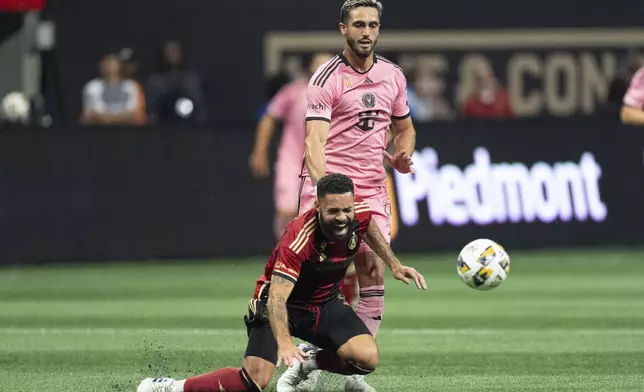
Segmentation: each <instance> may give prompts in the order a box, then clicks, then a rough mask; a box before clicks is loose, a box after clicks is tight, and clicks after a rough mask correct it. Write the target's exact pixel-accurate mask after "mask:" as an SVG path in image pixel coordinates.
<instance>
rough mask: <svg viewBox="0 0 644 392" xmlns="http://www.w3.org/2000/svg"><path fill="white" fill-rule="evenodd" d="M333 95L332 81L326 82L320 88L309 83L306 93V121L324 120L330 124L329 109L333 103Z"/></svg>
mask: <svg viewBox="0 0 644 392" xmlns="http://www.w3.org/2000/svg"><path fill="white" fill-rule="evenodd" d="M311 80H313V79H311ZM333 95H334V93H333V80H328V81H327V82H326V83H324V85H323V86H321V87H320V86H317V85H315V84H313V83H310V84H309V88H308V91H307V93H306V103H307V105H306V119H307V121H308V120H324V121H328V122H331V108H332V106H333V101H334V97H333Z"/></svg>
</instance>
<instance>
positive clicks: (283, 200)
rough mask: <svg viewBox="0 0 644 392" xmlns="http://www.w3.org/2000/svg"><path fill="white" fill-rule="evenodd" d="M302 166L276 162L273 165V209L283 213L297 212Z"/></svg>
mask: <svg viewBox="0 0 644 392" xmlns="http://www.w3.org/2000/svg"><path fill="white" fill-rule="evenodd" d="M301 170H302V164H301V163H300V164H297V163H286V162H277V164H276V165H275V188H274V195H273V199H274V201H275V209H276V210H277V211H284V212H296V211H297V199H298V195H299V193H300V183H301V182H300V180H301V179H300V172H301Z"/></svg>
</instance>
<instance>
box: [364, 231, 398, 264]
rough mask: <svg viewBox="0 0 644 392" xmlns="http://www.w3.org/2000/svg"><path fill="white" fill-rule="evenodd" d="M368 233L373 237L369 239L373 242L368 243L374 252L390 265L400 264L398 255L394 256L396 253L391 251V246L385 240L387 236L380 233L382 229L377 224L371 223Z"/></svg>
mask: <svg viewBox="0 0 644 392" xmlns="http://www.w3.org/2000/svg"><path fill="white" fill-rule="evenodd" d="M368 234H369V237H371V241H369V242H371V243H370V244H368V245H369V247H370V248H371V250H373V251H374V253H375V254H377V255H378V257H380V258H381V259H382V261H384V262H385V264H387V265H388V266H389V267H391V266H392V265H396V264H398V260H397V259H396V256H394V253H393V252H392V251H391V247H389V244H387V241H385V237H383V236H382V234H381V233H380V229H378V227H376V226H372V225H369V229H368Z"/></svg>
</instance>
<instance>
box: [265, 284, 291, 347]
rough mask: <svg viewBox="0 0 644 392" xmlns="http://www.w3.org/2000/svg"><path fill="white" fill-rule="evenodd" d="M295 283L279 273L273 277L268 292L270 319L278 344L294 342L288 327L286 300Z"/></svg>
mask: <svg viewBox="0 0 644 392" xmlns="http://www.w3.org/2000/svg"><path fill="white" fill-rule="evenodd" d="M293 287H295V284H294V283H293V282H291V281H290V280H287V279H285V278H282V277H280V276H277V275H273V276H272V277H271V287H270V290H269V292H268V304H267V307H268V321H269V322H270V324H271V329H272V330H273V335H274V336H275V340H276V341H277V344H278V345H284V344H287V343H291V342H292V338H291V333H290V331H289V328H288V310H287V309H286V300H287V299H288V297H289V296H290V295H291V291H293Z"/></svg>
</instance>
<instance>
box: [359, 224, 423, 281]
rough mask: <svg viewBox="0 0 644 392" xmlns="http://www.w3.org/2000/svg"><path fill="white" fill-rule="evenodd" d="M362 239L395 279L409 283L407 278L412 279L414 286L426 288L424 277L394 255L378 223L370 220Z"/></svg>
mask: <svg viewBox="0 0 644 392" xmlns="http://www.w3.org/2000/svg"><path fill="white" fill-rule="evenodd" d="M364 240H365V242H366V243H367V245H369V247H370V248H371V249H372V250H373V251H374V252H375V253H376V254H377V255H378V257H380V258H381V259H382V260H383V261H384V262H385V264H387V266H388V267H389V269H391V274H392V275H393V277H394V278H395V279H397V280H400V281H402V282H404V283H406V284H409V280H413V281H414V283H415V284H416V287H418V288H419V289H423V290H427V283H425V278H424V277H423V275H421V274H420V273H419V272H418V271H416V270H415V269H414V268H411V267H406V266H404V265H402V263H401V262H400V260H398V258H397V257H396V256H395V255H394V252H393V251H392V250H391V247H390V246H389V244H388V243H387V241H386V240H385V237H383V235H382V233H381V232H380V229H379V228H378V225H377V224H376V223H375V222H374V221H373V220H372V221H371V222H370V223H369V227H368V228H367V232H366V233H365V236H364Z"/></svg>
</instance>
